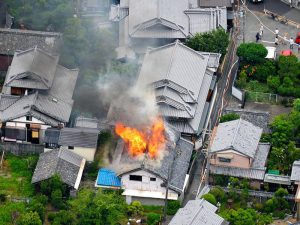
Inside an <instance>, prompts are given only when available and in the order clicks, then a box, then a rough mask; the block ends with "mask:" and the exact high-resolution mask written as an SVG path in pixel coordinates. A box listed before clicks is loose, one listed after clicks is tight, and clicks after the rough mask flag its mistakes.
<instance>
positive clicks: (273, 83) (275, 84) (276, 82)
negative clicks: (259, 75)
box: [267, 76, 280, 92]
mask: <svg viewBox="0 0 300 225" xmlns="http://www.w3.org/2000/svg"><path fill="white" fill-rule="evenodd" d="M267 85H268V87H269V88H270V89H271V90H272V91H274V92H277V89H278V88H279V86H280V77H279V76H269V77H268V78H267Z"/></svg>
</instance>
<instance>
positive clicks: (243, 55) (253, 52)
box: [237, 43, 268, 63]
mask: <svg viewBox="0 0 300 225" xmlns="http://www.w3.org/2000/svg"><path fill="white" fill-rule="evenodd" d="M267 54H268V50H267V49H266V48H265V46H263V45H262V44H257V43H243V44H241V45H240V46H239V47H238V49H237V55H238V56H239V57H240V59H241V60H242V61H244V62H248V63H261V62H264V61H265V57H266V56H267Z"/></svg>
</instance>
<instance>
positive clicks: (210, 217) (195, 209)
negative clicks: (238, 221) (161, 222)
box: [169, 199, 225, 225]
mask: <svg viewBox="0 0 300 225" xmlns="http://www.w3.org/2000/svg"><path fill="white" fill-rule="evenodd" d="M217 209H218V208H217V207H216V206H214V205H212V204H211V203H209V202H207V201H206V200H204V199H197V200H190V201H188V202H187V204H186V205H185V207H184V208H180V209H179V210H178V211H177V213H176V214H175V216H174V217H173V218H172V220H171V222H170V223H169V225H222V224H223V223H224V221H225V220H224V219H223V218H222V217H220V216H219V215H217V214H216V211H217Z"/></svg>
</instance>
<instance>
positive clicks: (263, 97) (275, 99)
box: [245, 90, 295, 105]
mask: <svg viewBox="0 0 300 225" xmlns="http://www.w3.org/2000/svg"><path fill="white" fill-rule="evenodd" d="M245 92H246V100H247V101H249V102H264V103H270V104H284V105H290V104H292V103H293V101H294V99H295V98H293V97H283V96H280V95H278V94H272V93H263V92H256V91H248V90H246V91H245Z"/></svg>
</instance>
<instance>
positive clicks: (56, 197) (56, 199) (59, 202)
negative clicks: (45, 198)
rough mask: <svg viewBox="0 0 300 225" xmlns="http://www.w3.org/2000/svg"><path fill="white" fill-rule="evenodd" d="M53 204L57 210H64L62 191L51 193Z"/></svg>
mask: <svg viewBox="0 0 300 225" xmlns="http://www.w3.org/2000/svg"><path fill="white" fill-rule="evenodd" d="M51 204H52V205H53V206H54V207H55V208H57V209H63V208H64V202H63V199H62V193H61V190H59V189H57V190H54V191H53V192H52V193H51Z"/></svg>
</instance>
